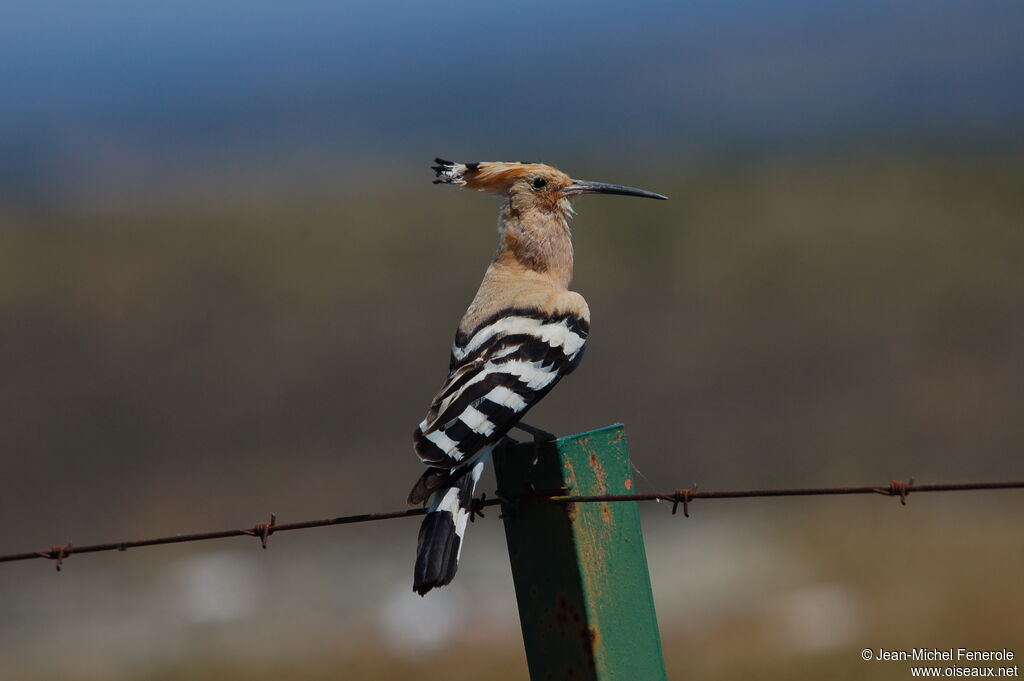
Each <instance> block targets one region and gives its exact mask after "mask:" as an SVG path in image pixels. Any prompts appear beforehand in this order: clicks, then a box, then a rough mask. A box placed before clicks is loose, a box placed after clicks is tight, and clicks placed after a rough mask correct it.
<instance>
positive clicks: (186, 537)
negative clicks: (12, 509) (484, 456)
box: [0, 478, 1024, 571]
mask: <svg viewBox="0 0 1024 681" xmlns="http://www.w3.org/2000/svg"><path fill="white" fill-rule="evenodd" d="M997 489H1024V482H968V483H949V484H946V483H942V484H923V485H922V484H916V483H915V482H914V479H913V478H911V479H910V480H909V481H907V482H901V481H899V480H893V481H891V482H890V483H889V484H888V485H884V486H864V487H801V488H789V489H745V490H724V491H709V492H702V491H699V490H698V489H697V487H696V485H695V486H694V487H692V488H690V489H678V490H676V491H675V492H654V493H646V494H602V495H592V496H572V495H566V494H565V492H566V491H567V490H549V491H541V492H533V493H530V494H527V495H525V497H526V498H532V499H536V500H540V501H546V502H551V503H563V504H568V503H590V502H619V501H667V502H671V503H672V513H673V514H675V512H676V510H677V508H678V506H679V504H682V505H683V515H684V516H686V517H689V516H690V513H689V505H690V503H691V502H693V501H694V500H695V499H742V498H751V497H799V496H835V495H848V494H881V495H884V496H890V497H899V499H900V503H901V504H903V505H904V506H905V505H906V503H907V495H908V494H910V493H911V492H913V493H915V494H916V493H918V492H956V491H968V490H997ZM519 498H520V499H521V498H523V497H519ZM509 501H516V499H511V500H510V499H508V498H502V497H500V496H499V497H498V498H492V499H488V498H487V495H483V496H481V498H479V499H474V500H473V504H472V506H471V508H470V513H471V517H472V518H475V517H476V516H478V515H479V516H483V513H482V510H483V509H484V508H485V507H488V506H497V505H499V504H502V503H507V502H509ZM424 514H426V510H425V509H423V508H412V509H405V510H401V511H386V512H383V513H361V514H358V515H348V516H339V517H337V518H324V519H322V520H303V521H299V522H294V523H281V524H278V523H277V518H276V517H275V516H273V515H271V516H270V522H267V523H257V524H256V525H254V526H253V527H250V528H247V529H238V530H217V531H214V532H200V533H194V534H176V535H173V536H170V537H155V538H152V539H133V540H129V541H121V542H111V543H106V544H92V545H87V546H74V545H73V544H71V543H68V544H65V545H56V546H52V547H51V548H50V549H48V550H46V551H29V552H26V553H12V554H8V555H0V563H10V562H14V561H21V560H32V559H35V558H46V559H48V560H52V561H54V562H55V564H56V567H57V570H58V571H60V569H61V566H62V565H63V563H64V561H65V560H66V559H67V558H68V557H69V556H71V555H74V554H79V553H99V552H101V551H127V550H128V549H133V548H139V547H142V546H158V545H161V544H182V543H185V542H195V541H205V540H208V539H225V538H227V537H243V536H249V537H256V538H257V539H259V540H260V545H261V546H262V547H263V548H267V539H268V538H269V537H270V535H272V534H275V533H277V532H289V531H291V530H306V529H311V528H314V527H328V526H331V525H350V524H353V523H365V522H370V521H375V520H393V519H395V518H410V517H413V516H420V515H424Z"/></svg>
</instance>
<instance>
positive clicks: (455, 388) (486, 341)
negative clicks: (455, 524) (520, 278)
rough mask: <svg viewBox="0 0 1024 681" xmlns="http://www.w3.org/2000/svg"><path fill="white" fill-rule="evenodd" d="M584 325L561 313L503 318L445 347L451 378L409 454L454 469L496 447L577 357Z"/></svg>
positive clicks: (522, 312) (572, 366)
mask: <svg viewBox="0 0 1024 681" xmlns="http://www.w3.org/2000/svg"><path fill="white" fill-rule="evenodd" d="M588 332H589V324H588V323H587V321H586V319H583V318H581V317H579V316H576V315H574V314H569V313H562V314H557V315H551V314H545V313H543V312H540V311H537V310H518V309H513V310H508V311H506V312H503V313H499V314H497V315H493V316H492V317H490V318H489V319H487V320H486V321H485V322H483V323H482V324H480V325H479V326H477V328H476V329H475V330H473V331H472V332H470V333H468V334H459V335H457V336H456V338H455V343H454V345H453V346H452V365H451V371H450V372H449V374H448V378H447V380H446V381H445V384H444V385H443V386H442V387H441V390H440V392H438V394H437V396H436V397H435V398H434V401H433V403H432V404H431V405H430V411H429V412H428V413H427V416H426V418H425V419H424V420H423V422H422V423H420V425H419V428H417V429H416V434H415V445H416V452H417V453H418V454H419V456H420V458H421V459H423V461H424V462H425V463H428V464H429V465H431V466H434V467H437V468H455V467H457V466H459V465H460V464H464V463H465V462H466V461H467V460H469V459H470V458H472V457H473V456H474V455H475V454H476V453H477V452H478V451H480V450H481V449H482V448H483V447H485V446H487V445H489V444H492V443H494V442H497V441H498V440H499V439H501V438H502V437H503V436H504V435H505V433H507V432H508V431H509V429H510V428H512V426H514V425H515V424H516V423H517V422H518V421H519V419H520V418H521V417H522V416H523V414H525V413H526V411H527V410H528V409H529V408H530V407H532V406H533V405H534V404H536V403H537V402H538V401H539V400H540V399H541V398H542V397H544V395H546V394H547V393H548V391H549V390H551V388H553V387H554V386H555V384H556V383H558V381H559V380H560V379H561V378H562V377H563V376H565V375H567V374H569V373H570V372H572V370H573V369H575V368H576V365H577V364H579V361H580V359H582V357H583V350H584V347H585V346H586V342H587V334H588Z"/></svg>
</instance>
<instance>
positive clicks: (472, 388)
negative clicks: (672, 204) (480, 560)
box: [408, 158, 667, 596]
mask: <svg viewBox="0 0 1024 681" xmlns="http://www.w3.org/2000/svg"><path fill="white" fill-rule="evenodd" d="M434 162H435V164H436V165H434V166H432V169H433V170H434V172H435V174H436V177H435V179H434V184H448V185H453V186H456V187H461V188H464V189H469V190H474V191H478V192H485V193H489V194H495V195H497V196H498V197H500V198H501V199H502V203H501V208H500V211H499V215H498V248H497V251H496V252H495V254H494V257H493V258H492V260H491V262H490V264H489V266H488V267H487V270H486V272H485V273H484V277H483V281H482V282H481V283H480V287H479V289H478V290H477V293H476V296H475V297H474V298H473V301H472V303H470V305H469V309H467V310H466V313H465V315H463V317H462V320H461V321H460V322H459V325H458V328H457V330H456V333H455V340H454V342H453V343H452V346H451V355H450V360H449V366H448V375H447V376H446V378H445V380H444V384H443V385H442V386H441V389H440V390H439V391H438V393H437V395H436V396H435V397H434V399H433V401H432V402H431V404H430V408H429V410H428V412H427V415H426V417H425V418H424V419H423V421H422V422H421V423H420V424H419V426H418V427H417V428H416V431H415V433H414V436H413V444H414V447H415V451H416V453H417V455H418V456H419V458H420V459H421V461H422V462H423V463H424V464H426V466H427V470H426V471H425V472H424V473H423V475H422V476H421V477H420V478H419V480H417V481H416V484H415V485H414V486H413V488H412V491H411V492H410V493H409V497H408V502H409V504H410V505H421V504H422V505H425V507H426V514H425V517H424V519H423V522H422V524H421V525H420V530H419V536H418V541H417V547H416V565H415V570H414V579H413V590H414V591H415V592H416V593H418V594H419V595H420V596H424V595H425V594H426V593H427V592H429V591H430V590H431V589H433V588H435V587H440V586H444V585H446V584H449V583H451V581H452V579H453V578H454V577H455V573H456V570H457V569H458V563H459V556H460V554H461V551H462V543H463V537H464V535H465V532H466V525H467V523H468V520H469V518H470V515H471V507H472V502H473V493H474V490H475V488H476V485H477V483H478V482H479V480H480V476H481V474H482V472H483V470H484V466H485V464H486V462H487V459H488V458H489V457H490V455H491V453H492V452H493V451H494V449H495V448H496V447H498V446H500V445H501V443H502V442H503V441H505V439H506V437H507V433H508V432H509V430H511V429H512V428H513V427H518V428H521V429H523V430H525V431H527V432H529V433H530V434H532V435H533V436H534V442H535V446H536V443H537V442H538V441H539V440H541V439H550V438H552V437H553V436H552V435H550V434H549V433H547V432H546V431H543V430H541V429H538V428H534V427H532V426H529V425H528V424H524V423H522V421H521V419H522V418H523V416H524V415H525V414H526V412H527V411H529V409H530V408H531V407H533V406H534V405H535V404H537V402H539V401H540V400H541V399H542V398H543V397H544V396H545V395H547V394H548V392H549V391H550V390H551V389H552V388H554V387H555V384H557V383H558V382H559V381H560V380H561V379H562V378H564V377H565V376H567V375H569V374H570V373H572V372H573V370H575V369H576V367H577V366H578V365H579V363H580V360H581V359H582V358H583V353H584V350H585V349H586V345H587V337H588V335H589V332H590V309H589V307H588V306H587V302H586V300H584V298H583V296H581V295H580V294H579V293H576V292H574V291H570V290H569V284H570V281H571V279H572V273H573V248H572V237H571V232H570V229H569V222H570V220H571V218H572V216H573V214H574V211H573V205H572V201H573V199H574V198H575V197H577V196H580V195H582V194H620V195H624V196H640V197H645V198H650V199H662V200H663V199H666V198H667V197H665V196H662V195H661V194H655V193H654V192H649V191H646V190H643V189H636V188H634V187H626V186H622V185H616V184H606V183H603V182H590V181H585V180H574V179H572V178H571V177H569V176H568V175H566V174H565V173H563V172H562V171H560V170H558V169H557V168H554V167H552V166H549V165H545V164H542V163H530V162H525V161H520V162H505V161H497V162H472V163H456V162H454V161H446V160H444V159H441V158H436V159H434ZM536 451H537V450H535V452H536ZM535 456H536V453H535Z"/></svg>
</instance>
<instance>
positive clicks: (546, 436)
mask: <svg viewBox="0 0 1024 681" xmlns="http://www.w3.org/2000/svg"><path fill="white" fill-rule="evenodd" d="M513 427H514V428H518V429H519V430H521V431H523V432H526V433H529V434H530V435H532V436H533V460H532V461H530V473H531V474H532V473H533V469H534V468H536V467H537V463H538V462H539V461H540V448H541V446H543V444H544V443H545V442H551V441H552V440H555V439H556V437H555V435H554V434H553V433H549V432H548V431H546V430H543V429H541V428H537V427H535V426H531V425H530V424H528V423H523V422H522V421H520V422H519V423H517V424H516V425H515V426H513ZM526 486H527V487H528V488H529V490H530V491H531V492H535V491H536V489H535V488H534V486H533V483H532V482H528V483H527V484H526Z"/></svg>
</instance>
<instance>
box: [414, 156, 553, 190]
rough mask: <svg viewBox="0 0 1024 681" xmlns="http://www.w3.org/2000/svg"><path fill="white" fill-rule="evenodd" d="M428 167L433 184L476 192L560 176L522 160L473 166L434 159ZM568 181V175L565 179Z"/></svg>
mask: <svg viewBox="0 0 1024 681" xmlns="http://www.w3.org/2000/svg"><path fill="white" fill-rule="evenodd" d="M434 163H436V164H437V165H435V166H432V168H433V170H434V173H436V174H437V179H435V180H434V184H454V185H456V186H459V187H465V188H466V189H474V190H476V191H479V192H494V193H503V192H505V191H507V190H508V187H509V185H510V184H511V183H512V182H514V181H515V180H518V179H519V178H522V177H526V176H528V175H531V174H534V173H538V172H542V173H545V174H550V173H557V174H558V175H561V173H560V172H559V171H558V170H556V169H555V168H552V167H551V166H547V165H544V164H543V163H529V162H526V161H513V162H508V161H476V162H473V163H456V162H455V161H446V160H444V159H443V158H435V159H434ZM565 179H566V180H567V181H568V180H569V178H568V176H566V177H565Z"/></svg>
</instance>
